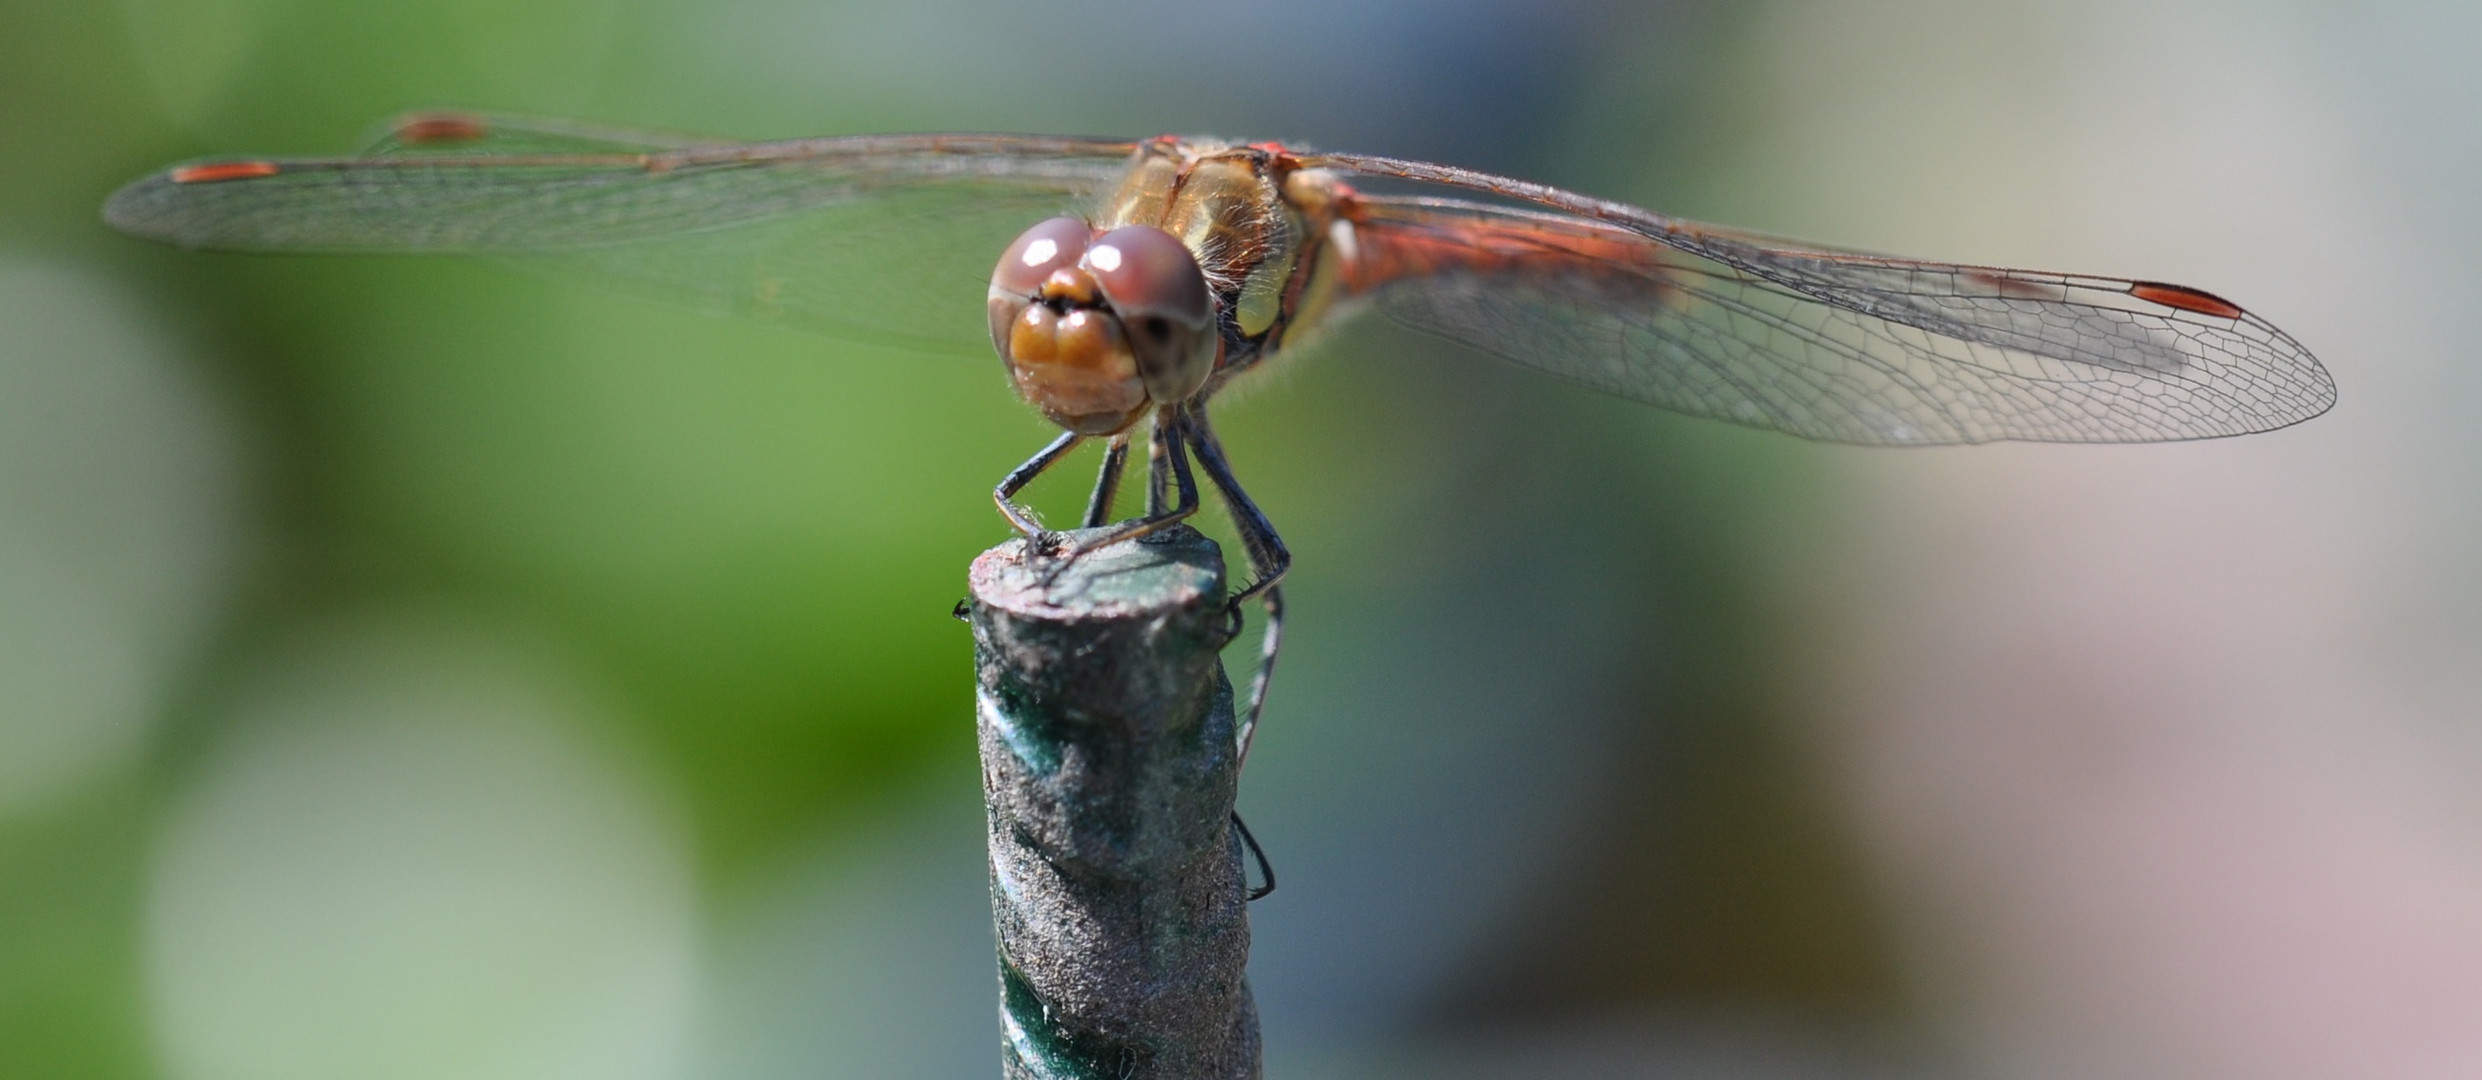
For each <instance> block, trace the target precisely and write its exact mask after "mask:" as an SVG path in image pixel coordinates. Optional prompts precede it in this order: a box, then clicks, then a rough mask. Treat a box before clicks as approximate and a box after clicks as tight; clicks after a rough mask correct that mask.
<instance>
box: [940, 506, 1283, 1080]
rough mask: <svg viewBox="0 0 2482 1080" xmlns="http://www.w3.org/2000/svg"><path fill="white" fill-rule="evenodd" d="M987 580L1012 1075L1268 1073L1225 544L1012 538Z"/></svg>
mask: <svg viewBox="0 0 2482 1080" xmlns="http://www.w3.org/2000/svg"><path fill="white" fill-rule="evenodd" d="M1066 535H1067V536H1069V537H1075V536H1076V535H1077V534H1076V533H1069V534H1066ZM972 584H973V597H972V599H971V601H970V605H971V610H970V612H969V614H968V621H970V622H971V623H972V624H973V627H974V665H975V674H976V684H977V685H976V690H977V693H976V700H977V705H978V707H977V710H976V711H977V713H978V714H979V715H978V720H977V725H976V726H977V728H978V729H979V731H980V736H981V743H982V777H983V799H984V807H985V811H986V815H987V818H988V822H989V828H990V841H991V909H992V919H993V921H994V924H995V925H996V926H997V928H998V931H999V952H1000V957H999V960H1000V1024H1001V1028H1002V1050H1001V1056H1002V1061H1003V1062H1004V1075H1005V1076H1006V1077H1008V1078H1009V1080H1244V1078H1247V1080H1256V1078H1257V1077H1258V1076H1259V1074H1260V1070H1259V1039H1258V1012H1257V1009H1256V1007H1255V1006H1254V1005H1253V1004H1252V1002H1251V999H1250V990H1249V984H1248V982H1247V981H1246V980H1245V979H1244V977H1243V967H1244V965H1245V963H1246V962H1247V960H1248V956H1249V943H1250V931H1249V921H1248V915H1247V911H1246V902H1245V899H1244V889H1245V879H1244V877H1243V868H1242V841H1241V839H1240V837H1239V834H1238V832H1237V829H1236V826H1235V823H1234V818H1233V816H1232V814H1233V796H1234V791H1235V788H1236V784H1237V780H1238V773H1239V763H1238V761H1237V760H1236V754H1235V752H1234V743H1233V709H1232V687H1231V684H1230V683H1229V682H1227V681H1226V679H1225V677H1224V671H1223V666H1222V664H1221V663H1220V662H1219V660H1218V659H1217V654H1218V651H1219V650H1220V649H1221V648H1222V647H1223V645H1224V643H1225V641H1226V639H1227V635H1228V632H1229V628H1228V627H1227V625H1226V621H1225V614H1224V562H1223V553H1222V552H1221V551H1220V550H1219V549H1218V548H1217V547H1216V546H1215V543H1214V542H1213V541H1211V540H1209V539H1207V538H1206V537H1204V536H1201V535H1199V534H1198V533H1197V532H1196V531H1195V530H1192V529H1189V528H1187V527H1180V528H1175V529H1171V530H1167V531H1165V532H1163V533H1159V534H1157V535H1155V536H1153V537H1149V538H1147V539H1145V540H1142V541H1138V542H1135V543H1124V544H1120V545H1117V546H1114V547H1111V548H1106V549H1103V550H1101V551H1097V552H1094V553H1091V554H1088V555H1085V556H1083V557H1080V558H1079V559H1077V560H1075V561H1074V562H1069V563H1065V564H1064V563H1063V561H1062V560H1060V559H1059V558H1057V557H1056V556H1054V555H1052V554H1050V553H1048V552H1045V551H1039V550H1035V548H1034V544H1033V542H1031V541H1028V540H1024V539H1017V540H1011V541H1009V542H1007V543H1005V544H1002V545H1000V546H999V547H996V548H993V549H991V550H989V551H986V552H984V553H983V554H982V556H981V557H980V558H978V559H976V560H974V568H973V573H972Z"/></svg>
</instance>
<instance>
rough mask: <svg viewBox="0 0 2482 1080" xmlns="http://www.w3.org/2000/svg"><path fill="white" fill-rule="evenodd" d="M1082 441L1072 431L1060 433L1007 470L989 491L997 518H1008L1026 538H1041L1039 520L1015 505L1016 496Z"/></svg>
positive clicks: (1041, 532)
mask: <svg viewBox="0 0 2482 1080" xmlns="http://www.w3.org/2000/svg"><path fill="white" fill-rule="evenodd" d="M1084 441H1086V437H1085V436H1083V435H1080V434H1078V433H1076V432H1074V431H1067V432H1062V433H1061V435H1060V437H1059V438H1057V439H1053V440H1052V441H1051V445H1050V446H1046V447H1044V448H1043V449H1042V452H1040V453H1038V454H1035V455H1034V456H1033V457H1030V458H1027V459H1026V463H1025V464H1023V465H1019V466H1017V467H1016V468H1014V469H1011V470H1009V473H1008V476H1007V477H1006V478H1005V479H1002V480H1001V481H1000V486H998V487H995V488H992V489H991V501H992V502H995V503H998V504H1000V515H1001V516H1002V517H1005V518H1007V519H1008V523H1009V524H1010V525H1013V526H1016V529H1017V531H1018V532H1020V533H1024V534H1025V535H1027V536H1040V535H1042V534H1043V533H1044V532H1045V530H1044V528H1043V522H1042V521H1041V519H1038V518H1036V517H1035V516H1034V511H1032V510H1028V509H1026V508H1025V507H1022V506H1019V505H1017V493H1018V492H1020V491H1024V490H1025V489H1026V485H1027V484H1031V483H1033V482H1034V478H1035V477H1037V476H1041V475H1043V470H1045V469H1048V468H1051V467H1052V466H1053V465H1055V464H1057V463H1059V461H1060V459H1061V458H1062V457H1064V456H1066V455H1067V454H1068V452H1069V451H1071V450H1075V449H1077V444H1078V443H1081V442H1084Z"/></svg>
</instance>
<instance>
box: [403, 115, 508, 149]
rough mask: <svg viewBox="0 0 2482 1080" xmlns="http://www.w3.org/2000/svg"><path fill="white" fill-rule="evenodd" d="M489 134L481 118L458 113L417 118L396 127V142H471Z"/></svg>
mask: <svg viewBox="0 0 2482 1080" xmlns="http://www.w3.org/2000/svg"><path fill="white" fill-rule="evenodd" d="M490 133H491V129H490V128H488V127H486V126H484V124H483V122H482V120H481V118H479V117H473V116H465V115H462V114H459V113H440V114H438V115H435V116H417V117H414V118H413V119H410V120H407V121H405V122H404V123H402V124H398V125H397V126H396V137H397V141H399V142H407V143H457V142H473V141H474V140H476V139H480V138H482V137H483V136H485V135H488V134H490Z"/></svg>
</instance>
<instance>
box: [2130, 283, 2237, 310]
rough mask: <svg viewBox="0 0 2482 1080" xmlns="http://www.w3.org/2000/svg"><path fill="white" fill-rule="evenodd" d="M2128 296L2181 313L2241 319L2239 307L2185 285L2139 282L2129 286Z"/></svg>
mask: <svg viewBox="0 0 2482 1080" xmlns="http://www.w3.org/2000/svg"><path fill="white" fill-rule="evenodd" d="M2129 295H2131V296H2134V297H2136V298H2138V299H2140V300H2144V301H2146V302H2148V303H2154V304H2161V305H2163V306H2164V307H2168V308H2179V309H2181V310H2182V311H2194V312H2197V313H2198V314H2200V315H2207V316H2211V317H2214V318H2218V319H2237V318H2240V317H2241V306H2240V305H2239V304H2235V303H2233V302H2232V301H2230V300H2226V299H2224V298H2223V297H2220V296H2217V295H2215V294H2213V293H2207V292H2199V291H2198V290H2196V289H2192V288H2190V287H2188V286H2186V285H2165V284H2162V283H2161V282H2154V281H2140V282H2137V283H2135V284H2132V285H2130V286H2129Z"/></svg>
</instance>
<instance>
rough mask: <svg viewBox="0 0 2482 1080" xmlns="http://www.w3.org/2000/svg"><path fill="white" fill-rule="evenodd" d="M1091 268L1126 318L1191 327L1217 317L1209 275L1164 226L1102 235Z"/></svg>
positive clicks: (1089, 263)
mask: <svg viewBox="0 0 2482 1080" xmlns="http://www.w3.org/2000/svg"><path fill="white" fill-rule="evenodd" d="M1085 265H1086V269H1087V270H1088V271H1089V272H1091V273H1093V274H1094V278H1095V283H1096V284H1098V285H1101V286H1102V287H1103V298H1104V299H1106V300H1109V301H1111V302H1112V308H1113V310H1115V311H1118V312H1119V313H1120V317H1121V318H1122V319H1123V320H1131V319H1140V318H1145V317H1147V316H1156V317H1160V318H1166V319H1171V320H1172V321H1174V322H1177V323H1181V324H1183V325H1186V326H1204V325H1207V324H1208V323H1210V322H1212V321H1214V317H1215V307H1214V301H1213V300H1211V299H1210V298H1209V297H1208V295H1207V276H1206V274H1205V272H1203V271H1201V270H1199V269H1198V260H1197V258H1196V257H1195V256H1192V255H1191V254H1190V253H1189V248H1188V246H1187V245H1184V244H1182V243H1181V242H1180V241H1178V240H1175V239H1173V238H1172V234H1171V233H1168V232H1165V231H1163V230H1162V229H1157V228H1152V227H1149V226H1145V225H1126V226H1122V227H1121V228H1117V229H1114V230H1112V231H1110V232H1107V233H1104V234H1103V235H1102V236H1099V237H1096V238H1095V240H1094V243H1093V245H1092V246H1091V247H1090V248H1089V249H1088V250H1087V251H1086V259H1085Z"/></svg>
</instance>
